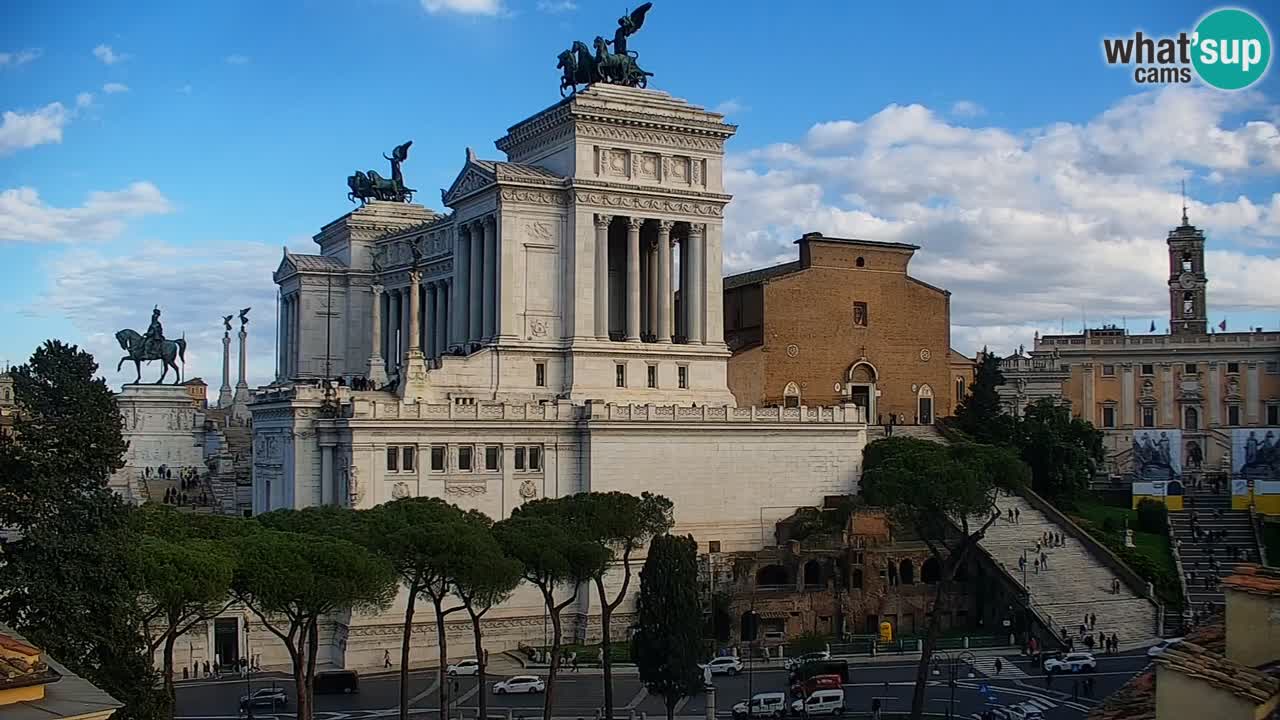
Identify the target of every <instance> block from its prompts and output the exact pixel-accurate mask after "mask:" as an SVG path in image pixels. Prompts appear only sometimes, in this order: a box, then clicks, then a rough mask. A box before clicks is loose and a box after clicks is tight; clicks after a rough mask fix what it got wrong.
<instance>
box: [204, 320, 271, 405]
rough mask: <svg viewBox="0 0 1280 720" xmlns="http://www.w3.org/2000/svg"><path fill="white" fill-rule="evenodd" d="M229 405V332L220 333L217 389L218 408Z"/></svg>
mask: <svg viewBox="0 0 1280 720" xmlns="http://www.w3.org/2000/svg"><path fill="white" fill-rule="evenodd" d="M278 354H279V353H277V355H278ZM229 405H231V332H230V331H224V332H223V333H222V387H221V388H219V389H218V407H220V408H225V407H228V406H229Z"/></svg>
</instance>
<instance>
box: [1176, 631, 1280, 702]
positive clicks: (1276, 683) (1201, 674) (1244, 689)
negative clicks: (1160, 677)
mask: <svg viewBox="0 0 1280 720" xmlns="http://www.w3.org/2000/svg"><path fill="white" fill-rule="evenodd" d="M1156 664H1157V665H1159V666H1160V667H1162V668H1168V669H1170V670H1176V671H1178V672H1179V673H1181V674H1183V675H1186V676H1187V677H1193V678H1197V679H1199V680H1204V681H1205V682H1207V683H1209V684H1210V685H1212V686H1214V687H1215V688H1218V689H1219V690H1225V691H1227V692H1229V693H1231V694H1232V695H1235V696H1236V697H1239V698H1243V699H1245V700H1248V701H1250V702H1252V703H1255V704H1258V705H1261V704H1262V703H1265V702H1267V701H1269V700H1270V699H1271V698H1273V697H1275V695H1276V693H1280V678H1275V677H1273V676H1271V675H1268V674H1267V673H1264V672H1262V671H1261V670H1255V669H1254V668H1251V667H1248V666H1247V665H1241V664H1240V663H1237V662H1233V661H1231V660H1228V659H1227V658H1226V657H1224V656H1222V655H1221V654H1219V653H1216V652H1213V651H1212V650H1208V649H1206V648H1203V647H1201V646H1199V645H1197V644H1195V643H1193V642H1188V641H1186V640H1184V641H1182V642H1180V643H1178V644H1177V645H1174V646H1172V647H1170V648H1169V649H1168V650H1165V651H1164V653H1162V654H1161V655H1159V656H1158V657H1157V658H1156Z"/></svg>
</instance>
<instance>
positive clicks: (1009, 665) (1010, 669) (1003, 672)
mask: <svg viewBox="0 0 1280 720" xmlns="http://www.w3.org/2000/svg"><path fill="white" fill-rule="evenodd" d="M973 667H974V669H975V670H977V671H978V672H980V673H982V674H983V675H986V676H987V677H990V678H1005V679H1012V680H1023V679H1026V678H1029V677H1031V676H1030V675H1028V674H1027V672H1026V671H1025V670H1023V669H1022V668H1020V667H1018V666H1017V664H1015V663H1014V662H1013V660H1011V659H1009V658H1000V672H996V658H994V657H980V658H975V659H974V661H973Z"/></svg>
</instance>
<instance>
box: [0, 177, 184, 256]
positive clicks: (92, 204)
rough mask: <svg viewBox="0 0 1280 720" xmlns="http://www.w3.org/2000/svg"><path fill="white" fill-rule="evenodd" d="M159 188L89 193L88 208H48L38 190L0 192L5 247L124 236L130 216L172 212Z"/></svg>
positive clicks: (138, 185) (143, 186)
mask: <svg viewBox="0 0 1280 720" xmlns="http://www.w3.org/2000/svg"><path fill="white" fill-rule="evenodd" d="M172 210H173V206H172V205H170V203H169V200H168V199H167V198H165V196H164V194H163V193H161V192H160V190H159V188H157V187H156V186H155V185H152V184H151V183H149V182H145V181H144V182H135V183H133V184H131V185H129V186H128V187H126V188H124V189H123V190H115V191H111V192H102V191H96V192H91V193H89V197H88V198H87V199H86V200H85V202H84V204H83V205H80V206H79V207H71V208H59V207H51V206H49V205H46V204H45V203H44V201H43V200H41V199H40V195H39V193H37V192H36V190H35V188H30V187H19V188H13V189H9V190H4V191H0V244H3V243H75V242H81V241H88V240H106V239H110V238H113V237H116V236H117V235H119V234H120V233H121V232H122V231H123V230H124V228H125V220H126V219H127V218H136V217H143V216H146V215H156V214H163V213H167V212H171V211H172Z"/></svg>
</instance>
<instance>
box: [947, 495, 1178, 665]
mask: <svg viewBox="0 0 1280 720" xmlns="http://www.w3.org/2000/svg"><path fill="white" fill-rule="evenodd" d="M996 504H997V506H998V507H999V508H1000V511H1001V513H1002V515H1001V518H1000V519H999V520H997V521H996V522H995V523H993V524H992V525H991V527H990V528H988V529H987V533H986V536H985V537H984V538H983V540H982V543H981V546H982V548H983V549H984V550H986V551H987V552H988V553H990V555H991V556H992V558H994V559H995V560H996V562H999V563H1001V564H1002V565H1004V567H1005V569H1006V570H1007V571H1008V572H1009V574H1010V575H1012V576H1013V577H1014V579H1015V580H1017V581H1018V583H1019V584H1021V585H1023V587H1025V588H1026V590H1027V592H1028V594H1029V595H1030V597H1031V603H1032V605H1033V607H1034V608H1035V609H1036V611H1037V612H1038V613H1039V614H1040V615H1041V617H1042V619H1043V620H1045V621H1046V622H1048V623H1051V624H1052V626H1053V627H1054V630H1055V632H1057V633H1059V635H1061V632H1062V628H1064V627H1065V628H1066V629H1067V632H1068V634H1069V635H1070V636H1071V637H1075V636H1076V635H1077V632H1076V630H1077V627H1078V626H1079V625H1080V623H1081V622H1082V621H1083V620H1084V618H1085V616H1086V615H1090V614H1093V615H1097V616H1098V622H1097V626H1096V627H1095V628H1094V630H1093V634H1094V637H1095V639H1096V637H1097V633H1098V632H1100V631H1101V632H1105V633H1106V634H1107V635H1108V636H1110V635H1111V634H1112V633H1114V634H1115V635H1116V636H1117V638H1118V639H1119V641H1120V642H1121V643H1122V644H1124V645H1129V644H1131V643H1138V642H1142V641H1146V640H1150V639H1151V638H1153V637H1155V635H1156V633H1157V632H1158V631H1157V628H1156V618H1157V616H1158V614H1159V613H1158V611H1157V607H1156V605H1155V603H1153V602H1152V601H1150V600H1148V599H1147V598H1144V597H1141V596H1139V595H1136V594H1135V593H1134V592H1133V590H1132V589H1130V588H1129V587H1128V586H1126V585H1125V584H1124V582H1123V580H1122V581H1121V584H1120V593H1119V594H1118V595H1113V594H1112V593H1111V587H1112V580H1114V579H1116V575H1115V574H1114V573H1112V572H1111V570H1110V569H1109V568H1108V567H1107V566H1106V565H1104V564H1102V563H1101V562H1100V561H1098V560H1097V559H1095V558H1094V557H1093V556H1092V555H1091V554H1090V553H1089V551H1088V550H1087V549H1086V548H1085V547H1084V546H1083V545H1082V544H1081V543H1080V541H1078V540H1076V539H1075V538H1072V537H1070V536H1069V535H1067V533H1066V531H1065V529H1064V528H1062V527H1061V526H1059V525H1057V524H1056V523H1054V522H1053V521H1051V520H1050V519H1049V518H1048V517H1046V516H1045V515H1044V513H1041V512H1040V511H1039V510H1036V509H1035V508H1033V507H1032V506H1031V504H1030V503H1028V502H1027V501H1026V500H1024V499H1023V498H1022V497H1020V496H1017V495H1001V497H1000V499H999V500H998V501H997V503H996ZM1014 508H1016V509H1017V511H1018V522H1016V523H1015V522H1011V521H1009V520H1007V519H1006V518H1007V514H1008V511H1009V510H1010V509H1014ZM983 520H984V521H985V518H984V519H983ZM975 521H976V520H970V524H971V525H972V524H973V523H974V522H975ZM1045 532H1050V533H1053V532H1058V533H1061V534H1062V535H1063V539H1064V541H1065V544H1064V545H1063V546H1061V547H1052V548H1045V549H1043V552H1044V554H1045V555H1046V556H1047V557H1048V569H1047V570H1044V569H1042V570H1041V571H1040V572H1038V573H1037V572H1036V571H1035V567H1034V564H1033V560H1034V559H1035V557H1036V555H1035V552H1036V542H1037V541H1038V540H1039V539H1040V537H1041V535H1042V534H1043V533H1045ZM1024 553H1025V555H1026V559H1027V565H1026V571H1025V573H1024V572H1023V571H1022V570H1020V569H1019V568H1018V558H1020V557H1023V554H1024ZM1079 647H1080V646H1079V645H1077V648H1079Z"/></svg>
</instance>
